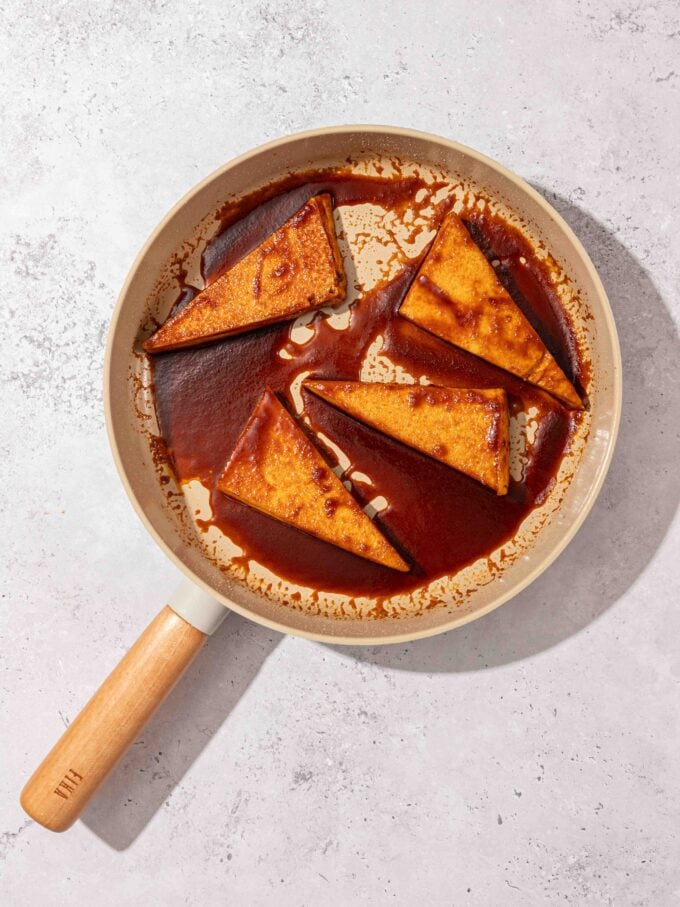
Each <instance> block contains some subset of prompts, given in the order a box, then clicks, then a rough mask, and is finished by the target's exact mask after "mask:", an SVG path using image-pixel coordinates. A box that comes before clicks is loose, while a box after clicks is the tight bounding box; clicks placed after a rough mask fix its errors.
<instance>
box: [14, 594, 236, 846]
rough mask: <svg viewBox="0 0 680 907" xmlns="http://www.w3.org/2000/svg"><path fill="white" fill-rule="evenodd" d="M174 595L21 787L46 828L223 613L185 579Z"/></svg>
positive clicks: (77, 806)
mask: <svg viewBox="0 0 680 907" xmlns="http://www.w3.org/2000/svg"><path fill="white" fill-rule="evenodd" d="M192 590H193V591H192ZM201 599H203V603H201ZM172 601H173V607H174V609H175V610H173V608H171V607H169V606H167V605H166V607H165V608H163V610H162V611H161V612H160V613H159V614H158V615H157V616H156V617H155V618H154V619H153V620H152V621H151V623H150V624H149V626H148V627H147V628H146V630H144V632H143V633H142V635H141V636H140V637H139V639H138V640H137V642H136V643H135V644H134V645H133V646H132V648H131V649H130V651H129V652H128V653H127V654H126V655H125V656H124V657H123V659H122V661H121V662H120V663H119V664H118V666H117V667H116V668H114V670H113V671H112V673H111V674H110V675H109V676H108V677H107V678H106V680H105V681H104V683H103V684H102V685H101V687H100V688H99V689H98V690H97V692H96V693H95V694H94V696H93V697H92V698H91V699H90V701H89V702H88V703H87V705H86V706H85V707H84V708H83V710H82V711H81V712H80V714H79V715H78V716H77V718H75V720H74V721H73V722H72V723H71V724H70V726H69V727H68V728H67V729H66V731H65V732H64V734H63V735H62V737H61V739H60V740H59V741H58V743H57V744H56V745H55V746H54V747H53V749H52V750H51V752H50V753H49V754H48V755H47V756H46V757H45V759H44V760H43V761H42V763H41V764H40V766H39V767H38V768H37V769H36V771H35V772H34V774H33V775H32V776H31V778H30V779H29V780H28V782H27V784H26V786H25V787H24V789H23V791H22V793H21V805H22V807H23V808H24V810H25V811H26V812H27V813H28V815H29V816H30V817H31V818H32V819H35V821H36V822H39V823H40V824H41V825H44V826H45V828H48V829H50V830H51V831H65V830H66V829H67V828H69V827H70V826H71V825H72V824H73V823H74V822H75V820H76V819H77V818H78V816H79V815H80V814H81V812H82V811H83V810H84V809H85V807H86V806H87V804H88V802H89V801H90V799H91V797H92V796H93V795H94V794H95V792H96V791H97V789H98V788H99V786H100V785H101V784H102V783H103V781H104V780H105V778H106V777H107V775H108V774H109V772H110V771H111V770H112V769H113V767H114V766H115V764H116V762H117V761H118V759H119V758H120V757H121V756H122V755H123V753H124V752H125V751H126V750H127V748H128V747H129V746H130V744H131V743H132V742H133V740H134V739H135V738H136V737H137V735H138V734H139V732H140V731H141V730H142V728H143V727H144V725H145V724H146V722H147V721H148V720H149V718H150V717H151V715H152V714H153V713H154V712H155V710H156V709H157V708H158V706H159V705H160V704H161V702H163V700H164V699H165V697H166V696H167V695H168V693H169V692H170V690H172V688H173V687H174V685H175V683H176V682H177V681H178V680H179V678H180V677H181V676H182V674H183V673H184V671H185V670H186V669H187V668H188V666H189V665H190V664H191V662H192V661H193V659H194V657H195V656H196V654H197V653H198V650H199V649H200V648H201V646H202V645H203V643H204V642H205V640H206V639H207V638H208V635H209V633H210V632H212V630H214V629H216V625H217V624H219V623H221V621H222V618H223V617H225V616H226V615H227V614H228V613H229V612H228V611H227V609H226V608H225V607H224V606H223V605H221V604H219V603H217V602H215V601H214V600H213V599H210V598H209V597H208V596H207V595H205V594H204V593H202V592H201V591H200V590H198V589H197V588H196V587H195V586H193V587H192V586H191V584H189V583H187V584H183V586H180V588H179V590H178V593H176V595H175V596H173V599H172ZM211 606H212V608H211ZM178 611H179V612H180V613H184V614H186V615H187V616H188V617H189V619H190V620H191V621H192V623H189V620H187V619H185V617H184V616H183V617H180V615H179V614H178V613H177V612H178ZM193 624H198V625H199V626H200V627H201V629H198V628H197V627H196V626H195V625H193ZM204 631H205V632H204Z"/></svg>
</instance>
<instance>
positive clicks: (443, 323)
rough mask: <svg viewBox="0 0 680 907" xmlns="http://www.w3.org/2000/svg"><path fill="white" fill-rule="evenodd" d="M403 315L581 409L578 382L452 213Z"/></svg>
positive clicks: (437, 239) (409, 293) (424, 264)
mask: <svg viewBox="0 0 680 907" xmlns="http://www.w3.org/2000/svg"><path fill="white" fill-rule="evenodd" d="M399 314H400V315H402V316H403V317H404V318H408V319H409V320H410V321H413V322H414V323H415V324H417V325H419V326H420V327H422V328H425V330H427V331H430V333H432V334H436V335H437V336H438V337H441V338H442V339H443V340H446V341H448V342H449V343H452V344H454V345H455V346H459V347H461V348H462V349H464V350H467V351H468V352H470V353H474V355H475V356H479V357H480V358H482V359H486V360H487V361H489V362H492V363H493V364H494V365H498V366H500V368H504V369H505V370H506V371H508V372H512V374H513V375H518V376H519V377H520V378H522V379H523V380H524V381H528V382H530V383H531V384H535V385H537V386H538V387H540V388H542V389H543V390H545V391H547V392H548V393H549V394H552V395H553V396H555V397H557V398H558V399H559V400H560V401H562V402H563V403H565V404H566V405H567V406H569V407H571V408H573V409H581V408H582V402H581V399H580V397H579V396H578V394H577V393H576V391H575V390H574V387H573V385H572V384H571V382H570V381H569V380H568V378H567V377H566V375H565V374H564V372H563V371H562V369H561V368H560V367H559V365H558V364H557V362H556V361H555V359H554V358H553V356H552V355H551V353H550V352H549V351H548V349H547V348H546V346H545V344H544V343H543V341H542V340H541V338H540V337H539V336H538V334H537V333H536V331H535V330H534V328H533V327H532V326H531V324H530V323H529V321H528V320H527V319H526V317H525V316H524V314H523V312H522V311H521V309H520V308H519V307H518V306H517V304H516V303H515V301H514V300H513V299H512V297H511V296H510V294H509V293H508V291H507V290H506V289H505V287H504V286H503V285H502V283H501V282H500V280H499V279H498V276H497V275H496V272H495V271H494V269H493V268H492V267H491V265H490V264H489V262H488V261H487V259H486V257H485V256H484V253H483V252H482V251H481V249H480V248H479V247H478V246H477V245H476V244H475V242H474V241H473V239H472V237H471V236H470V234H469V233H468V231H467V229H466V227H465V225H464V224H463V222H462V221H461V219H460V218H459V217H458V216H457V215H456V214H454V213H453V212H452V213H451V214H448V215H447V217H446V219H445V220H444V222H443V223H442V225H441V227H440V228H439V232H438V234H437V236H436V238H435V240H434V243H433V244H432V247H431V249H430V251H429V252H428V253H427V255H426V256H425V260H424V261H423V263H422V265H421V267H420V270H419V271H418V274H417V275H416V278H415V280H414V281H413V283H412V284H411V287H410V289H409V291H408V293H407V294H406V297H405V299H404V302H403V303H402V305H401V308H400V310H399Z"/></svg>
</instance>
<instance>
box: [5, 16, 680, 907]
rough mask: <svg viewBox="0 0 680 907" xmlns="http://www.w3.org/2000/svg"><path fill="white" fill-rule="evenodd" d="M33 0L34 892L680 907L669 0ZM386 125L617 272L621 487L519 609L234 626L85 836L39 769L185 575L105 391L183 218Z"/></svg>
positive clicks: (20, 67) (678, 221)
mask: <svg viewBox="0 0 680 907" xmlns="http://www.w3.org/2000/svg"><path fill="white" fill-rule="evenodd" d="M419 8H420V5H419V4H415V3H413V4H410V3H405V2H391V3H382V2H375V3H364V2H361V0H344V2H342V3H340V2H331V3H324V2H312V0H295V2H287V0H281V2H257V3H249V2H245V0H239V2H231V3H229V4H222V3H217V2H212V3H206V4H203V9H202V11H200V12H199V11H198V10H197V9H196V6H195V5H194V4H188V3H183V2H179V0H168V2H163V0H157V2H138V3H135V4H121V3H112V2H106V0H101V2H97V3H87V2H83V0H76V2H73V0H70V2H63V0H60V2H31V0H24V2H19V0H9V2H7V3H4V4H3V9H2V13H0V16H2V20H3V26H2V28H0V47H1V48H2V56H1V59H2V60H3V79H2V84H1V85H0V122H1V123H2V129H1V130H0V147H1V149H2V150H1V166H0V207H1V210H2V221H1V226H0V281H1V284H2V288H3V299H2V325H3V331H2V356H1V357H0V374H1V376H2V405H1V407H2V420H3V428H2V432H1V433H0V448H1V451H0V453H1V456H0V464H1V465H0V469H1V479H2V481H1V482H0V501H1V506H0V518H1V519H2V534H1V537H2V540H3V541H2V587H3V588H2V605H3V610H2V627H3V631H2V632H3V643H4V646H3V648H4V654H3V657H2V661H1V662H0V672H1V677H2V683H1V689H2V707H1V711H0V714H1V715H2V719H1V720H2V732H1V733H0V739H1V740H2V744H1V748H2V772H1V773H0V785H1V788H2V801H1V817H0V823H1V825H0V859H1V861H2V876H1V877H0V900H2V903H3V904H5V905H22V907H23V905H29V907H33V905H36V907H37V905H40V907H42V905H44V904H50V905H78V907H80V905H83V904H96V905H98V907H107V905H112V907H113V905H115V907H119V905H127V904H133V905H137V904H140V905H156V904H158V905H161V904H162V905H180V904H190V905H200V907H210V905H218V904H220V905H221V904H238V905H241V904H245V905H277V907H279V905H283V907H287V905H313V904H317V903H325V904H332V905H347V904H354V903H366V904H376V905H381V904H387V903H397V904H403V905H411V904H418V903H427V904H432V905H451V904H453V905H467V904H471V905H483V907H487V905H514V904H521V905H526V904H545V903H556V904H557V903H560V904H562V903H566V904H575V905H584V904H597V905H599V904H615V905H634V904H640V905H642V904H644V905H647V904H652V905H655V907H660V905H672V904H677V903H678V900H679V899H680V759H679V757H678V754H679V752H680V733H679V725H678V706H679V702H680V696H679V693H680V654H679V653H680V645H679V642H678V640H679V639H680V581H679V570H678V566H679V562H680V559H679V558H678V552H679V542H680V531H679V529H680V525H679V521H678V519H677V504H678V497H679V494H680V470H679V469H678V462H679V454H678V450H679V447H678V441H679V438H678V426H679V425H680V384H679V375H680V367H679V363H680V344H679V342H678V335H677V328H676V326H677V322H678V315H679V313H680V309H679V307H678V290H679V289H680V280H679V266H678V262H679V261H680V246H679V242H678V236H679V235H680V217H679V216H678V198H679V196H680V192H679V190H680V186H679V182H678V174H680V153H679V151H678V148H679V144H678V135H679V134H680V94H679V90H680V65H679V61H680V15H679V14H678V6H677V4H676V3H675V2H673V0H670V2H657V3H649V4H645V3H641V2H640V0H636V2H634V3H628V2H626V0H614V2H611V0H607V2H594V0H593V2H580V3H579V2H567V0H559V2H555V3H552V4H550V6H549V7H548V6H547V5H546V4H541V3H537V2H535V3H531V2H530V3H526V2H522V3H519V2H510V3H501V2H495V3H479V4H471V3H466V2H432V3H429V4H428V5H427V12H426V13H424V12H417V11H416V10H418V9H419ZM343 122H386V123H393V124H398V125H410V126H414V127H416V128H421V129H425V130H429V131H432V132H438V133H441V134H442V135H445V136H449V137H451V138H454V139H457V140H459V141H462V142H464V143H466V144H469V145H472V146H474V147H476V148H478V149H479V150H481V151H483V152H486V153H487V154H489V155H491V156H492V157H495V158H497V159H498V160H500V161H501V162H503V163H504V164H506V165H508V166H509V167H511V168H512V169H514V170H516V171H517V172H518V173H520V174H522V175H523V176H524V177H526V178H527V179H528V180H530V181H531V182H532V183H533V184H534V185H535V186H536V187H537V188H538V189H539V190H540V191H541V192H543V193H544V194H545V195H546V196H547V197H548V199H549V200H550V201H552V202H553V203H554V204H555V205H556V207H557V208H558V210H559V211H560V212H561V213H562V214H563V215H564V216H565V217H566V219H567V220H568V221H569V223H570V224H571V225H572V226H573V227H574V229H575V230H576V232H577V233H578V235H579V236H580V237H581V239H582V240H583V242H584V243H585V245H586V247H587V249H588V251H589V252H590V254H591V256H592V257H593V260H594V261H595V264H596V266H597V267H598V268H599V270H600V274H601V275H602V278H603V280H604V283H605V285H606V288H607V290H608V292H609V294H610V298H611V302H612V306H613V309H614V313H615V316H616V319H617V322H618V325H619V330H620V335H621V343H622V349H623V357H624V365H625V408H624V418H623V427H622V433H621V437H620V441H619V446H618V450H617V453H616V457H615V460H614V464H613V466H612V470H611V473H610V476H609V478H608V479H607V483H606V486H605V489H604V491H603V493H602V496H601V498H600V500H599V502H598V504H597V505H596V507H595V509H594V511H593V512H592V514H591V516H590V517H589V518H588V520H587V522H586V524H585V526H584V528H583V529H582V530H581V532H580V533H579V535H578V537H577V538H576V540H575V541H574V542H573V543H572V544H571V545H570V546H569V548H568V550H567V551H566V552H565V553H564V554H563V555H562V556H561V558H560V559H559V560H558V561H557V563H556V564H555V565H554V566H553V567H552V568H551V569H550V571H549V572H548V573H547V574H546V575H544V576H543V577H542V578H541V579H540V580H539V581H538V582H537V583H535V584H534V585H533V586H532V587H531V588H530V589H529V590H527V591H526V592H525V593H523V594H522V595H521V596H520V597H519V598H518V599H516V600H515V601H514V602H513V603H512V604H509V605H507V606H505V607H504V608H502V609H501V610H500V611H498V612H496V613H494V614H492V615H491V616H489V617H487V618H485V619H483V620H481V621H479V622H477V623H474V624H472V625H470V626H468V627H466V628H464V629H463V630H460V631H458V632H454V633H450V634H448V635H447V636H443V637H438V638H434V639H431V640H427V641H424V642H420V643H416V644H412V645H409V646H405V647H404V646H402V647H398V648H382V649H381V648H375V649H365V650H359V649H349V648H347V649H333V648H330V647H327V646H323V645H318V644H313V643H309V642H304V641H302V640H299V639H293V638H283V637H279V636H277V635H276V634H273V633H271V632H269V631H267V630H264V629H262V628H260V627H259V626H256V625H254V624H251V623H248V622H247V621H245V620H242V619H240V618H238V617H235V616H231V617H230V618H229V620H228V621H227V623H226V624H225V625H224V626H223V628H222V630H221V631H220V633H219V635H218V636H216V637H215V638H213V639H212V640H211V641H210V643H209V645H208V647H207V649H206V651H205V652H204V654H203V656H202V657H201V658H200V660H199V661H198V662H197V663H196V664H195V666H194V667H193V668H192V669H191V672H190V676H188V677H187V678H186V679H185V681H184V682H183V683H182V684H181V686H180V687H179V688H178V689H177V690H176V692H175V693H174V694H173V695H172V697H171V699H170V700H169V701H168V702H167V703H166V704H165V706H164V707H163V708H162V710H161V711H160V713H159V714H158V715H157V717H156V718H155V720H154V721H153V723H152V724H151V725H150V727H149V728H148V729H147V730H146V731H145V733H144V735H143V737H142V739H140V740H139V741H138V742H137V743H136V744H135V745H134V746H133V747H132V750H131V751H130V753H129V755H128V757H127V758H126V759H125V761H124V763H123V764H122V766H121V767H120V768H119V769H118V770H117V772H116V773H115V775H114V776H113V777H112V778H111V780H110V781H109V782H108V783H107V785H106V787H105V789H104V790H103V791H102V793H101V795H100V796H99V798H98V799H97V800H96V802H95V804H94V805H93V806H92V807H91V808H90V809H89V811H88V812H87V813H86V815H85V817H84V819H83V821H82V822H79V823H78V824H77V825H76V826H74V828H73V829H72V830H71V831H70V832H68V833H66V834H64V835H61V836H57V835H52V834H50V833H48V832H46V831H43V830H42V829H41V828H40V827H38V826H36V825H35V824H34V823H31V822H30V821H29V820H27V819H26V817H25V816H24V814H23V813H22V811H21V809H20V807H19V804H18V800H17V798H18V792H19V789H20V787H21V786H22V784H23V782H24V780H25V778H26V776H27V774H28V773H29V772H30V770H32V769H33V768H34V766H35V764H36V762H37V761H38V760H39V759H40V758H41V757H42V756H43V755H44V753H45V752H46V751H47V749H48V748H49V746H50V745H51V744H52V743H53V742H54V741H55V739H56V737H57V735H58V734H59V732H60V730H61V729H62V728H63V726H64V725H65V724H67V723H68V721H69V720H70V719H71V718H73V716H74V715H75V714H76V712H77V710H78V708H79V706H80V705H81V704H82V703H83V702H84V701H85V700H86V699H87V697H88V696H89V694H90V693H91V692H92V691H93V689H94V688H95V686H96V685H98V684H99V682H100V681H101V680H102V678H103V676H104V675H105V674H106V672H107V671H108V670H109V669H110V667H112V666H113V664H114V663H115V662H116V661H117V659H118V658H119V657H120V656H121V655H122V653H123V652H124V651H125V650H126V648H127V647H128V646H129V645H130V644H131V643H132V641H133V640H134V638H135V637H136V635H137V633H138V631H139V629H140V628H141V627H142V626H143V625H145V623H146V622H147V621H148V620H149V619H150V618H151V616H152V615H153V614H154V613H155V612H156V611H157V609H158V607H159V605H160V604H161V599H162V598H163V597H164V596H165V595H167V594H168V593H169V592H170V591H171V590H172V589H173V587H174V585H175V583H176V580H177V575H176V571H175V569H174V568H173V567H172V566H171V565H170V564H169V562H168V561H167V560H166V559H165V558H164V556H163V555H162V554H161V553H160V551H159V550H157V548H156V547H155V545H154V543H153V542H152V541H151V539H150V538H149V537H148V536H147V535H146V533H145V531H144V529H143V528H142V526H141V524H140V522H139V520H138V519H137V517H136V516H135V514H134V512H133V510H132V508H131V506H130V504H129V503H128V501H127V498H126V497H125V494H124V492H123V490H122V488H121V486H120V483H119V481H118V478H117V476H116V473H115V471H114V467H113V463H112V460H111V456H110V453H109V449H108V444H107V440H106V435H105V430H104V424H103V415H102V399H101V390H100V384H101V377H100V376H101V366H102V355H103V347H104V340H105V335H106V331H107V326H108V322H109V318H110V315H111V311H112V307H113V304H114V300H115V297H116V294H117V292H118V289H119V288H120V286H121V284H122V282H123V279H124V277H125V274H126V272H127V270H128V268H129V266H130V264H131V262H132V259H133V257H134V255H135V254H136V252H137V250H138V248H139V247H140V245H141V244H142V242H143V241H144V240H145V238H146V236H147V235H148V234H149V232H150V231H151V230H152V228H153V227H154V225H155V224H156V222H157V221H158V220H159V219H160V217H161V216H162V215H163V214H164V213H165V212H166V211H167V210H168V208H169V207H170V206H171V205H172V204H173V203H174V202H175V201H176V199H177V198H178V197H180V196H181V195H182V194H183V193H184V192H185V191H186V190H187V189H188V188H190V187H191V186H192V185H193V184H194V183H196V182H197V181H198V180H199V179H201V178H202V177H204V176H205V175H206V174H208V173H209V172H210V171H211V170H213V169H214V168H215V167H217V166H218V165H220V164H222V163H224V162H225V161H226V160H228V159H229V158H231V157H232V156H233V155H235V154H237V153H239V152H241V151H244V150H246V149H248V148H250V147H251V146H253V145H256V144H258V143H260V142H263V141H265V140H268V139H270V138H273V137H276V136H279V135H282V134H285V133H287V132H291V131H296V130H299V129H303V128H308V127H311V126H317V125H326V124H332V123H343Z"/></svg>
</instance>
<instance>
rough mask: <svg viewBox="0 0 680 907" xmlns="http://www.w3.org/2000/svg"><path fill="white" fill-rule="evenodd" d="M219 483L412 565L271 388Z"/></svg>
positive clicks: (382, 559) (369, 552) (280, 514)
mask: <svg viewBox="0 0 680 907" xmlns="http://www.w3.org/2000/svg"><path fill="white" fill-rule="evenodd" d="M216 487H217V489H218V490H219V491H221V492H223V493H224V494H226V495H228V496H229V497H231V498H234V499H236V500H237V501H241V502H242V503H244V504H247V505H248V506H249V507H254V508H255V509H256V510H259V511H261V512H262V513H266V514H268V515H269V516H271V517H274V518H275V519H277V520H280V521H281V522H282V523H286V524H287V525H288V526H293V527H294V528H295V529H300V530H302V531H303V532H307V533H309V534H310V535H314V536H316V537H317V538H320V539H323V541H325V542H330V543H331V544H332V545H337V546H338V547H339V548H343V549H344V550H345V551H349V552H351V553H352V554H357V555H359V557H363V558H366V559H368V560H370V561H373V562H374V563H377V564H381V565H383V566H385V567H391V568H392V569H393V570H400V571H404V572H407V571H408V570H409V566H408V564H407V563H406V562H405V561H404V560H403V559H402V558H401V557H400V556H399V555H398V554H397V552H396V551H395V550H394V548H393V547H392V546H391V545H390V544H389V542H388V541H387V540H386V539H385V537H384V536H383V535H382V533H381V532H380V531H379V529H378V528H377V527H376V526H375V524H374V523H373V522H372V520H371V519H370V518H369V517H368V516H367V515H366V514H365V513H364V511H363V510H362V509H361V507H360V506H359V504H358V503H357V501H355V499H354V498H353V497H352V495H351V494H350V493H349V492H348V491H347V489H346V488H345V486H344V485H343V484H342V482H341V481H340V479H339V478H338V477H337V476H336V475H335V473H334V472H333V471H332V469H331V467H330V466H329V465H328V463H326V461H325V460H324V458H323V457H322V456H321V453H320V452H319V451H318V450H317V449H316V447H315V446H314V444H313V443H312V441H311V440H310V439H309V438H308V437H307V435H306V434H305V432H304V431H303V430H302V429H301V428H300V427H299V426H298V425H297V423H296V422H295V420H294V419H293V417H292V416H291V415H290V414H289V413H288V411H287V410H286V408H285V407H284V406H283V404H281V403H280V402H279V400H278V399H277V397H276V396H275V394H274V393H272V391H271V390H270V389H269V388H267V390H266V391H265V393H264V395H263V396H262V398H261V399H260V402H259V403H258V405H257V407H256V409H255V411H254V412H253V414H252V415H251V417H250V419H249V421H248V423H247V424H246V427H245V428H244V430H243V432H242V434H241V436H240V438H239V439H238V441H237V442H236V447H235V448H234V452H233V453H232V455H231V458H230V460H229V462H228V463H227V465H226V467H225V468H224V470H223V472H222V474H221V475H220V476H219V478H218V480H217V486H216Z"/></svg>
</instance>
